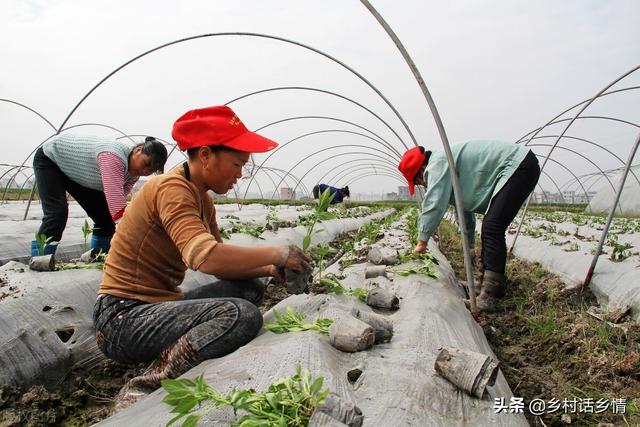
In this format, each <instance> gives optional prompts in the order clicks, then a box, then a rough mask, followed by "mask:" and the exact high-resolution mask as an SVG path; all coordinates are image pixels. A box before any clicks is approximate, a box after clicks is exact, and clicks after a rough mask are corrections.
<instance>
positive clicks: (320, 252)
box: [314, 243, 331, 278]
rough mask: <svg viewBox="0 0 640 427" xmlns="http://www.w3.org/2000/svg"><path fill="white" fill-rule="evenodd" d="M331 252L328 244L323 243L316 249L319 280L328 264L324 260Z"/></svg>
mask: <svg viewBox="0 0 640 427" xmlns="http://www.w3.org/2000/svg"><path fill="white" fill-rule="evenodd" d="M330 250H331V248H330V247H329V245H327V244H326V243H322V244H320V245H317V246H316V247H315V250H314V252H315V256H316V259H317V260H318V278H321V277H322V270H323V268H324V265H325V263H326V261H325V260H324V259H325V258H326V256H327V255H329V251H330Z"/></svg>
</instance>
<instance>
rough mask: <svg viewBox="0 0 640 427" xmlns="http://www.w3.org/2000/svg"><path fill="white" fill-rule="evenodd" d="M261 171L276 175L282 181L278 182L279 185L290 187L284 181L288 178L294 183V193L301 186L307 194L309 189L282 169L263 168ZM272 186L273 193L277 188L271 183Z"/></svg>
mask: <svg viewBox="0 0 640 427" xmlns="http://www.w3.org/2000/svg"><path fill="white" fill-rule="evenodd" d="M263 169H267V170H270V171H271V172H272V173H274V174H276V176H277V177H278V178H281V179H282V181H280V182H281V183H282V182H284V183H285V184H287V185H291V184H289V183H287V182H286V180H285V179H286V177H289V178H290V179H292V180H293V182H295V183H296V186H295V188H294V191H295V189H297V188H298V186H301V188H302V189H303V191H306V192H307V193H308V192H309V189H308V188H307V187H306V186H305V185H304V184H303V183H302V182H301V181H300V180H299V179H298V178H297V177H296V176H295V175H294V174H292V173H290V172H287V171H285V170H284V169H279V168H274V167H264V168H263ZM277 172H279V173H280V174H278V173H277ZM256 173H257V171H256ZM273 184H274V188H275V191H277V189H278V186H277V185H276V184H275V182H273Z"/></svg>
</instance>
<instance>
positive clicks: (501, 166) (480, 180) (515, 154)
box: [398, 141, 540, 311]
mask: <svg viewBox="0 0 640 427" xmlns="http://www.w3.org/2000/svg"><path fill="white" fill-rule="evenodd" d="M451 152H452V154H453V158H454V161H455V165H456V169H457V171H458V176H459V179H460V187H461V191H462V205H463V209H464V218H465V220H466V223H467V229H466V230H465V232H466V233H467V236H468V238H469V243H470V245H471V246H472V247H473V244H474V242H475V228H476V218H475V214H476V213H480V214H484V218H483V220H482V230H481V233H480V238H481V240H482V253H481V260H482V264H483V268H484V274H483V280H482V285H481V287H482V290H481V292H480V295H479V297H478V299H477V305H478V310H481V311H494V310H495V306H496V299H497V298H502V297H503V296H504V293H505V283H506V277H505V265H506V258H507V246H506V242H505V233H506V230H507V227H509V224H510V223H511V221H513V219H514V218H515V216H516V214H517V213H518V210H519V209H520V207H521V206H522V205H523V203H524V202H525V200H526V199H527V197H528V196H529V194H530V193H531V191H533V189H534V188H535V185H536V183H537V182H538V178H539V177H540V166H539V165H538V159H537V158H536V156H535V155H534V154H533V153H532V152H531V150H529V149H528V148H527V147H525V146H523V145H517V144H510V143H507V142H500V141H468V142H462V143H458V144H453V145H452V146H451ZM398 169H399V170H400V172H402V174H403V175H404V177H405V178H406V179H407V182H408V183H409V193H410V194H413V193H414V191H415V185H421V186H424V187H426V192H425V195H424V198H423V199H422V207H421V211H420V215H419V217H418V233H419V235H418V244H417V245H416V248H415V251H416V252H424V251H426V249H427V241H428V240H429V238H430V237H431V236H432V235H433V233H434V232H435V230H436V228H437V227H438V225H439V224H440V221H441V220H442V217H443V216H444V214H445V212H446V211H447V208H448V206H449V205H454V206H455V200H454V195H453V186H452V184H451V173H450V169H449V163H448V162H447V158H446V156H445V153H444V150H433V151H427V150H425V149H424V148H423V147H414V148H411V149H410V150H408V151H407V152H405V153H404V155H403V157H402V160H401V161H400V164H399V166H398Z"/></svg>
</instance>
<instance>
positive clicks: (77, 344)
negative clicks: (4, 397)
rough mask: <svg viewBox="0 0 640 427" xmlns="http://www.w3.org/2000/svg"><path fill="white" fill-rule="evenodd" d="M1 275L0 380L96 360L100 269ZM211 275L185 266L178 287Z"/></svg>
mask: <svg viewBox="0 0 640 427" xmlns="http://www.w3.org/2000/svg"><path fill="white" fill-rule="evenodd" d="M294 212H295V211H294ZM263 213H264V211H263ZM389 213H390V211H383V212H377V213H375V214H372V215H369V216H367V217H361V218H348V219H338V220H330V221H323V222H321V223H319V224H318V226H317V228H318V229H320V230H322V231H320V232H319V233H316V234H314V236H313V239H312V242H313V244H318V243H321V242H328V241H331V240H333V239H335V237H336V236H337V235H338V234H340V233H342V232H346V231H350V230H354V229H357V228H358V227H360V226H361V225H363V224H365V223H367V222H369V221H371V220H372V219H373V218H383V217H384V216H385V215H388V214H389ZM304 234H305V228H304V227H296V228H287V229H280V231H279V232H278V233H273V232H269V231H267V232H265V233H264V234H263V236H262V238H261V239H258V238H255V237H251V236H249V235H245V234H233V235H231V239H230V242H232V243H234V244H239V245H251V246H263V245H274V244H297V245H300V244H301V242H302V239H303V237H304ZM0 277H1V278H2V283H1V284H0V291H2V292H5V290H7V291H8V290H9V288H10V287H11V288H13V289H14V290H11V291H8V292H5V293H8V294H9V295H8V296H6V297H4V298H3V299H0V384H10V385H15V386H19V387H26V386H29V385H31V384H45V385H53V384H56V383H57V382H59V381H61V380H63V379H64V378H65V377H66V375H67V374H68V373H69V372H70V371H71V369H73V368H74V367H87V366H91V365H92V363H95V362H97V361H99V360H101V358H102V357H103V356H102V353H100V351H99V350H98V348H97V346H96V343H95V332H94V329H93V321H92V315H93V305H94V303H95V299H96V292H97V290H98V287H99V285H100V281H101V279H102V271H100V270H93V269H91V270H67V271H57V272H47V273H37V272H33V271H30V270H29V269H28V267H27V266H26V265H24V264H20V263H17V262H14V261H11V262H9V263H7V264H5V265H3V266H1V267H0ZM215 280H217V279H216V278H215V276H210V275H206V274H203V273H199V272H194V271H190V270H189V271H187V275H186V277H185V280H184V283H183V285H182V288H183V291H184V292H185V293H186V294H188V293H189V292H190V291H191V290H192V289H194V288H195V287H197V286H198V284H204V283H211V282H212V281H215Z"/></svg>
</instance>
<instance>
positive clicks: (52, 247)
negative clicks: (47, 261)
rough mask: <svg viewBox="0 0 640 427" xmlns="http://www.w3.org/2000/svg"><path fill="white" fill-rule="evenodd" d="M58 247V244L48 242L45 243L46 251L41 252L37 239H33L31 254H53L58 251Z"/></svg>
mask: <svg viewBox="0 0 640 427" xmlns="http://www.w3.org/2000/svg"><path fill="white" fill-rule="evenodd" d="M56 249H58V244H57V243H54V244H51V243H47V244H46V245H44V253H43V254H41V253H40V247H39V246H38V241H37V240H32V241H31V256H32V257H33V256H40V255H53V254H55V253H56Z"/></svg>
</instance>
